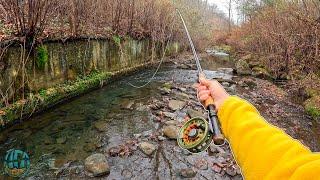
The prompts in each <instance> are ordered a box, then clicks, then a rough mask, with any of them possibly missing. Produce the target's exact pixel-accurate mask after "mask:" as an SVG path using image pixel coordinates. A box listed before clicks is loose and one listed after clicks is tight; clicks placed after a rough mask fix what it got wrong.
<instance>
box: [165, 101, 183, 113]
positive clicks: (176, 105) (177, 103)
mask: <svg viewBox="0 0 320 180" xmlns="http://www.w3.org/2000/svg"><path fill="white" fill-rule="evenodd" d="M185 105H186V103H185V102H183V101H178V100H170V101H169V108H170V109H171V110H173V111H175V110H178V109H182V108H183V107H184V106H185Z"/></svg>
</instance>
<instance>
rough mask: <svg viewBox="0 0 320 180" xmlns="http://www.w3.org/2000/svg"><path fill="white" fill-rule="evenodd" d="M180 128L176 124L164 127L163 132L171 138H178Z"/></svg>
mask: <svg viewBox="0 0 320 180" xmlns="http://www.w3.org/2000/svg"><path fill="white" fill-rule="evenodd" d="M178 133H179V129H178V127H176V126H172V125H170V126H166V127H164V128H163V134H164V135H165V136H167V137H168V138H169V139H177V138H178Z"/></svg>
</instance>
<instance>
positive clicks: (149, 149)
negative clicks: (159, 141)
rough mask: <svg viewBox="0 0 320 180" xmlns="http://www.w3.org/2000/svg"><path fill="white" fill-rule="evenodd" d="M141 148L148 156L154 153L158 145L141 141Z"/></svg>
mask: <svg viewBox="0 0 320 180" xmlns="http://www.w3.org/2000/svg"><path fill="white" fill-rule="evenodd" d="M139 148H140V150H141V151H142V152H143V153H144V154H146V155H148V156H150V155H152V154H153V152H154V151H155V150H156V146H155V145H153V144H151V143H148V142H141V143H140V144H139Z"/></svg>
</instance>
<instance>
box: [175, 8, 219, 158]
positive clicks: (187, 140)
mask: <svg viewBox="0 0 320 180" xmlns="http://www.w3.org/2000/svg"><path fill="white" fill-rule="evenodd" d="M176 11H177V13H178V15H179V16H180V19H181V21H182V24H183V27H184V30H185V33H186V35H187V38H188V41H189V44H190V47H191V50H192V53H193V56H194V59H195V61H196V65H197V70H198V80H199V78H200V76H202V77H205V75H204V73H203V70H202V67H201V64H200V59H199V56H198V55H197V52H196V49H195V47H194V44H193V41H192V39H191V36H190V33H189V31H188V28H187V25H186V23H185V21H184V18H183V16H182V14H181V13H180V11H179V10H178V9H176ZM204 107H205V109H206V110H207V112H208V119H209V123H208V122H207V121H206V120H204V119H202V118H193V119H191V120H189V121H188V122H186V123H185V124H184V126H183V127H182V128H181V129H180V132H179V137H178V144H179V145H180V147H182V148H185V149H188V150H189V151H191V152H194V153H197V152H201V151H203V150H205V149H206V148H207V147H208V146H209V145H210V143H211V140H213V142H214V144H216V145H222V144H223V143H224V137H223V135H222V133H221V131H220V128H219V125H218V116H217V114H216V111H215V105H214V99H213V98H212V97H210V98H209V99H207V100H206V101H205V102H204Z"/></svg>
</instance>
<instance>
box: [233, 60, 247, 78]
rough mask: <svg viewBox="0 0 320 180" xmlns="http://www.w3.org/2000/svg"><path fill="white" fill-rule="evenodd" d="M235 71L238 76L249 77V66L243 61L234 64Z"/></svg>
mask: <svg viewBox="0 0 320 180" xmlns="http://www.w3.org/2000/svg"><path fill="white" fill-rule="evenodd" d="M236 71H237V74H239V75H251V69H250V67H249V64H248V63H247V62H246V61H245V60H242V59H240V60H238V61H237V63H236Z"/></svg>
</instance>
